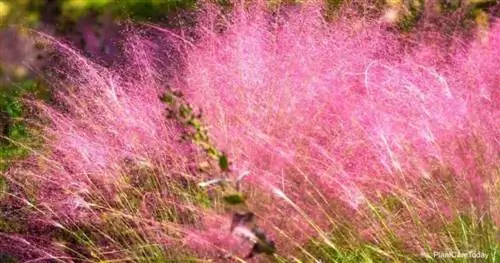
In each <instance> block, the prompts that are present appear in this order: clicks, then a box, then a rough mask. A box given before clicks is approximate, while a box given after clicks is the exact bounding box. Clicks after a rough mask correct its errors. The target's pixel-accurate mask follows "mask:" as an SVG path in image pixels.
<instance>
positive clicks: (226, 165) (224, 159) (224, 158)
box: [219, 153, 229, 171]
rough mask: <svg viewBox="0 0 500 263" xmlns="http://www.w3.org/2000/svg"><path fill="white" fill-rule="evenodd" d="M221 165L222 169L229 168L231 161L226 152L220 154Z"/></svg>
mask: <svg viewBox="0 0 500 263" xmlns="http://www.w3.org/2000/svg"><path fill="white" fill-rule="evenodd" d="M219 167H220V169H221V170H222V171H227V170H229V161H228V160H227V156H226V155H225V154H224V153H223V154H222V155H221V156H219Z"/></svg>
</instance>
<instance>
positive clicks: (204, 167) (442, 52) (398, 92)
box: [0, 4, 500, 262]
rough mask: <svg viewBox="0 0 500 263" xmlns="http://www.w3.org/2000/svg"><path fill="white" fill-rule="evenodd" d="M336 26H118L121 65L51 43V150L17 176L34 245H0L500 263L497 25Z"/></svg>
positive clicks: (54, 254) (267, 19)
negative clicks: (469, 35)
mask: <svg viewBox="0 0 500 263" xmlns="http://www.w3.org/2000/svg"><path fill="white" fill-rule="evenodd" d="M342 14H343V13H342V12H341V13H340V15H338V17H337V18H335V19H333V21H328V22H327V21H326V20H325V18H324V14H323V12H322V9H321V7H319V6H318V5H317V4H303V5H295V6H290V7H282V8H279V9H266V7H262V6H260V5H258V4H255V5H249V6H241V5H235V6H234V8H233V10H232V11H231V12H229V13H227V12H225V11H224V12H222V11H219V10H218V9H217V8H215V7H212V6H209V5H207V6H206V7H205V8H204V9H203V11H200V14H199V19H198V22H197V25H196V27H195V28H194V29H189V30H187V29H186V30H185V31H183V30H180V31H178V32H174V31H170V30H167V29H161V28H158V27H156V26H144V25H143V26H141V27H139V28H137V29H136V30H132V31H128V32H126V33H127V34H128V35H129V37H128V40H127V41H125V42H124V44H123V55H124V56H123V58H122V59H120V60H119V63H116V65H115V66H112V67H109V68H105V67H101V66H99V65H98V63H96V62H92V61H90V60H88V59H86V58H85V57H83V56H81V55H79V53H78V52H77V51H74V50H72V49H71V48H69V47H67V46H65V45H64V44H63V43H61V42H57V41H55V40H51V41H50V42H51V43H52V45H53V46H54V47H55V48H56V49H57V51H58V52H59V54H62V55H63V57H62V58H61V61H60V65H59V66H58V67H56V68H55V70H54V73H53V74H52V75H50V76H49V77H48V78H49V79H50V80H51V81H52V83H53V85H54V90H55V93H56V98H55V101H57V103H52V104H43V103H38V102H32V103H31V105H33V106H34V107H35V108H36V109H37V111H38V112H39V113H40V117H39V119H40V120H42V123H41V129H42V131H43V138H44V140H45V142H46V146H45V147H44V148H43V149H41V150H33V155H32V157H31V158H30V159H28V160H26V161H25V162H24V163H20V164H19V165H16V166H14V167H13V168H11V169H10V170H9V171H8V173H7V178H8V179H9V180H10V184H11V185H13V186H14V188H15V189H16V191H14V194H11V198H12V199H13V200H16V202H18V203H19V205H20V206H23V205H24V206H27V207H29V209H27V210H26V212H24V213H23V214H22V215H19V217H20V218H22V220H24V222H26V224H28V225H30V226H34V227H33V228H34V229H36V231H38V232H36V231H35V230H33V229H25V228H23V227H21V229H22V231H11V233H5V234H2V237H5V238H4V239H3V240H8V241H7V242H8V243H9V245H6V244H7V243H5V242H2V241H0V249H4V248H5V250H7V249H8V248H10V251H12V253H14V255H15V256H17V257H20V258H21V257H25V258H42V257H45V258H51V259H53V260H56V261H57V260H58V261H61V262H67V261H78V260H89V261H91V262H97V261H102V260H122V261H138V262H165V261H168V260H171V261H172V260H173V261H174V262H185V261H189V260H192V261H196V260H207V261H208V260H213V261H215V262H222V261H224V260H234V261H240V262H244V260H249V261H251V260H254V261H256V262H257V261H262V262H274V261H276V262H289V261H294V260H295V261H296V262H373V261H375V262H417V261H418V262H421V261H422V260H430V261H432V260H438V259H437V258H436V256H435V252H446V251H462V252H467V251H475V252H478V253H479V252H480V253H484V256H485V257H486V261H487V262H494V261H495V257H497V256H498V254H497V253H496V251H497V245H496V244H497V243H498V239H497V238H498V237H497V233H498V225H499V223H500V215H499V214H498V211H500V207H499V203H498V201H497V200H499V199H500V198H499V190H498V186H499V176H498V172H499V160H498V157H499V156H498V154H499V152H498V149H499V139H500V138H499V133H498V130H499V128H500V127H498V123H500V115H499V113H500V112H499V106H498V105H499V104H498V99H499V87H498V85H499V83H500V73H499V71H498V70H497V67H498V65H500V49H499V48H498V47H499V46H500V27H499V25H498V23H495V22H492V23H491V25H490V28H489V29H488V30H487V34H486V36H485V35H484V32H483V31H482V38H480V39H477V40H475V39H462V38H461V37H459V36H461V34H460V33H461V32H457V33H456V34H452V35H450V34H444V33H440V32H439V31H428V30H427V31H426V30H424V29H419V28H418V27H417V28H416V29H415V31H414V32H410V33H405V34H406V35H405V36H404V37H403V36H402V35H400V34H399V33H397V32H396V31H395V30H394V28H393V27H392V26H391V25H389V24H387V22H385V20H383V19H371V18H370V19H368V18H363V17H359V16H355V15H354V16H352V15H349V16H348V15H345V16H342ZM345 14H351V13H350V12H347V11H345ZM464 35H465V34H464ZM431 36H433V37H431ZM15 244H17V245H18V246H23V247H26V249H25V251H28V250H29V251H30V254H29V255H28V253H27V254H23V255H21V254H19V255H18V254H15V253H17V252H16V251H15V249H12V248H13V247H15ZM480 255H483V254H480ZM450 260H452V259H450ZM481 260H484V258H481Z"/></svg>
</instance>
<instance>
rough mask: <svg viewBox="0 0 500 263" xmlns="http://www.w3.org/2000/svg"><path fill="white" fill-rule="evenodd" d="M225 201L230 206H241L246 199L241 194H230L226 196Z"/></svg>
mask: <svg viewBox="0 0 500 263" xmlns="http://www.w3.org/2000/svg"><path fill="white" fill-rule="evenodd" d="M223 199H224V201H226V203H228V204H230V205H239V204H242V203H244V202H245V198H244V197H243V196H242V195H241V194H229V195H226V196H224V197H223Z"/></svg>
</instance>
